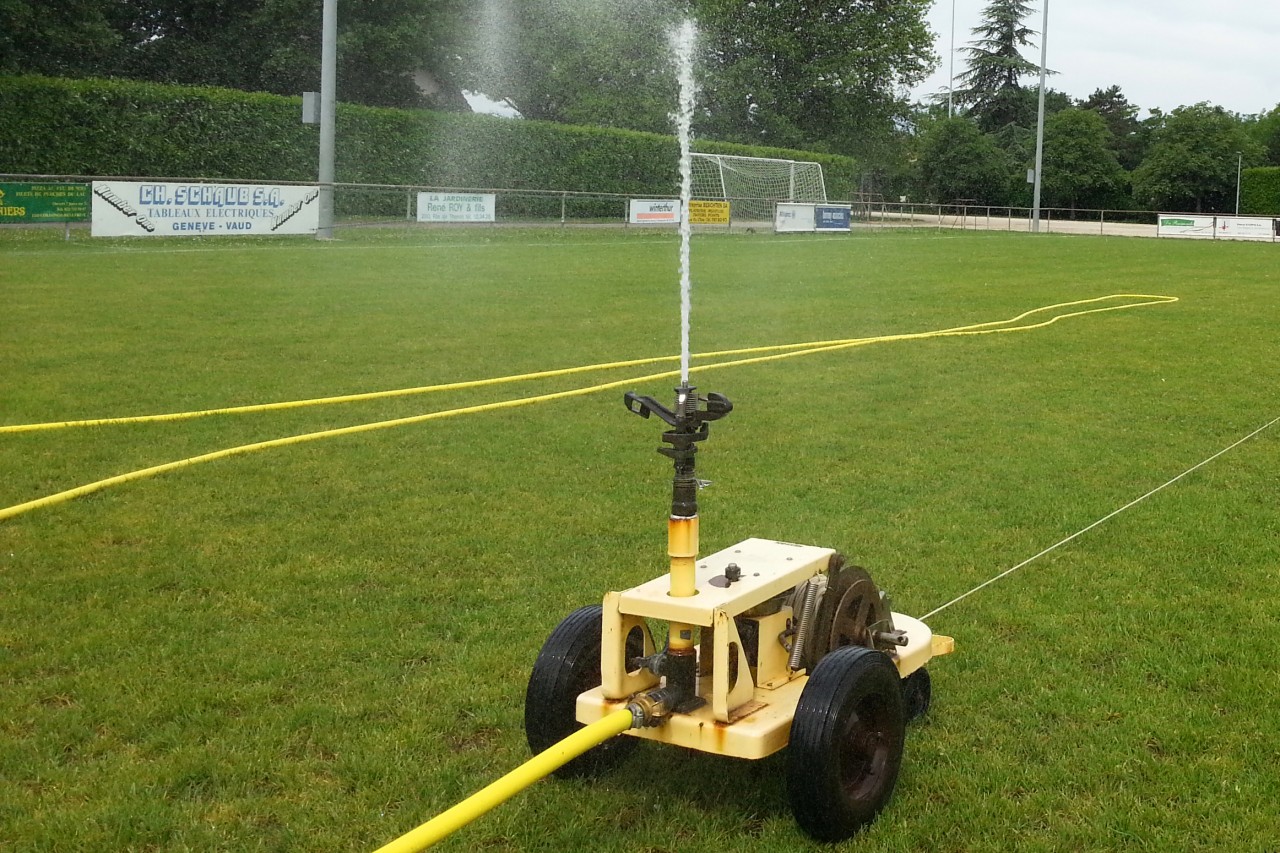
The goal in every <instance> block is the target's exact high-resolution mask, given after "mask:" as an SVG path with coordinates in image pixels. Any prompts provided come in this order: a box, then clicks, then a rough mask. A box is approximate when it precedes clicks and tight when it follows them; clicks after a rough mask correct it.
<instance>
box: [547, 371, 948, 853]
mask: <svg viewBox="0 0 1280 853" xmlns="http://www.w3.org/2000/svg"><path fill="white" fill-rule="evenodd" d="M625 401H626V404H627V408H628V409H629V410H630V411H632V412H634V413H635V414H638V415H640V416H641V417H644V418H648V417H650V416H652V415H656V416H657V417H658V418H659V419H661V420H662V421H663V422H664V423H665V424H666V425H667V426H668V427H669V429H668V430H667V431H666V432H664V433H663V435H662V440H663V442H664V444H665V445H666V446H663V447H660V448H659V449H658V452H659V453H661V454H663V455H664V456H667V457H669V458H671V459H672V460H673V462H674V465H675V476H674V482H673V487H672V499H671V516H670V519H669V521H668V528H667V530H668V538H667V545H668V548H667V550H668V553H669V555H670V558H671V566H670V571H669V573H668V574H666V575H663V576H660V577H658V578H655V579H654V580H651V581H649V582H647V583H644V584H641V585H640V586H637V587H634V588H632V589H629V590H626V591H623V592H610V593H608V594H607V595H605V597H604V604H603V606H591V607H583V608H581V609H579V610H577V611H575V612H574V613H572V614H571V615H570V616H569V617H568V618H566V619H565V620H564V621H563V622H561V623H560V625H559V626H558V627H557V628H556V629H555V631H554V632H552V634H551V636H550V637H549V638H548V639H547V641H546V643H545V645H544V646H543V648H542V651H541V653H540V654H539V655H538V659H537V661H536V662H535V664H534V667H533V671H532V673H531V675H530V678H529V687H528V691H527V693H526V697H525V730H526V735H527V738H528V741H529V746H530V747H531V748H532V749H533V750H534V752H541V751H543V750H546V749H549V748H551V747H553V746H554V745H555V744H556V743H558V742H559V741H561V740H562V739H563V738H565V737H568V736H570V735H573V734H574V733H575V731H578V730H579V729H581V727H582V724H599V723H600V722H601V721H605V720H608V719H610V718H611V717H614V716H615V715H617V714H618V712H620V711H621V712H623V713H624V714H626V715H629V716H630V718H631V721H630V725H629V726H628V727H627V729H626V731H625V734H626V735H629V736H630V737H631V738H644V739H648V740H656V741H661V742H663V743H670V744H676V745H678V746H683V747H688V748H691V749H697V750H701V751H702V752H709V753H712V754H716V755H728V756H733V757H736V758H764V757H765V756H768V755H772V754H773V753H775V752H777V751H779V750H781V749H783V748H784V747H787V746H790V751H789V755H788V759H787V788H788V795H789V798H790V800H791V808H792V811H793V812H794V814H795V817H796V820H797V822H798V823H799V824H800V826H801V828H803V829H804V831H805V832H807V833H808V834H809V835H811V836H813V837H814V838H817V839H821V840H828V841H835V840H839V839H843V838H847V837H849V836H850V835H853V834H854V833H856V832H857V831H858V830H859V829H861V828H862V827H863V826H865V825H866V824H867V823H869V822H870V821H872V820H873V819H874V818H875V816H876V814H877V813H878V812H879V811H880V809H881V808H882V807H883V806H884V804H885V803H886V801H887V800H888V799H889V796H890V795H891V794H892V793H893V788H894V783H895V782H896V780H897V776H898V769H899V766H900V764H901V761H902V749H903V741H904V737H905V725H906V723H907V722H908V721H910V720H912V719H915V718H916V717H919V716H920V715H921V714H923V713H924V712H925V710H926V709H927V708H928V706H929V698H930V685H929V673H928V671H927V670H926V669H925V664H927V663H928V662H929V660H930V659H931V658H932V657H934V656H935V655H942V654H947V653H949V652H951V651H952V650H953V649H954V642H953V640H952V639H951V638H950V637H943V636H935V635H934V634H933V633H932V632H931V631H930V630H929V628H928V627H927V626H926V625H925V624H924V623H923V622H920V621H919V620H916V619H912V618H910V617H908V616H904V615H902V614H901V613H894V612H893V611H892V609H891V606H890V602H889V599H888V597H887V596H886V595H885V594H884V593H883V592H881V591H880V589H878V588H877V587H876V584H875V582H874V581H872V579H871V577H870V575H868V574H867V572H866V571H864V570H863V569H861V568H858V567H856V566H851V565H847V564H846V563H845V561H844V558H843V557H842V556H841V555H840V554H839V553H837V552H836V551H834V550H832V549H830V548H820V547H815V546H811V545H795V544H792V543H790V542H778V541H773V540H769V539H746V540H744V541H742V542H739V543H738V544H736V545H733V546H731V547H729V548H726V549H724V550H723V551H719V552H717V553H715V554H711V555H709V556H706V557H702V558H701V559H699V557H698V504H697V493H698V489H699V487H700V485H701V484H700V483H699V481H698V479H697V477H696V475H695V470H694V467H695V466H694V457H695V454H696V453H697V449H698V448H697V445H698V443H699V442H701V441H703V440H705V439H706V438H707V435H708V432H709V423H710V422H711V421H714V420H719V419H720V418H723V417H725V416H726V415H728V414H729V413H730V412H731V411H732V410H733V406H732V404H730V402H729V401H728V400H727V399H726V398H725V397H723V396H721V395H719V394H708V395H707V397H706V398H699V397H698V396H697V395H696V389H694V388H692V387H690V386H689V385H688V384H687V383H684V384H682V385H681V386H680V387H679V388H677V389H676V401H675V408H674V409H667V408H665V407H664V406H662V405H661V404H659V403H658V402H657V401H656V400H654V399H653V398H651V397H641V396H638V395H636V394H634V393H628V394H627V395H626V397H625ZM656 623H665V624H666V632H665V633H666V639H665V647H664V648H662V649H661V650H660V651H659V650H658V649H657V644H656V641H655V638H654V630H653V628H652V627H651V624H656ZM659 633H660V634H661V632H659ZM623 722H626V720H625V718H623ZM584 734H585V732H584ZM635 745H636V741H635V740H634V739H629V738H614V739H611V740H608V742H605V743H602V744H601V746H599V747H598V748H596V749H594V750H593V751H591V752H589V753H585V754H582V755H580V756H578V757H575V758H573V759H572V760H569V761H568V762H567V763H565V764H563V765H562V766H560V767H559V768H557V769H556V770H554V771H553V772H554V773H555V774H556V775H558V776H583V775H591V774H595V773H599V772H603V771H605V770H608V769H610V768H611V767H612V766H614V765H615V764H617V763H618V762H619V761H620V760H622V759H623V758H625V756H626V755H627V753H628V752H629V751H630V749H631V748H633V747H634V746H635Z"/></svg>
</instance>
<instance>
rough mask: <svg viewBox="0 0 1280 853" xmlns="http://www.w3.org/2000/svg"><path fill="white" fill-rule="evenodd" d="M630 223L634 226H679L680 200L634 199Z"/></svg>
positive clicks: (632, 200)
mask: <svg viewBox="0 0 1280 853" xmlns="http://www.w3.org/2000/svg"><path fill="white" fill-rule="evenodd" d="M629 221H630V222H631V224H632V225H678V224H679V223H680V199H678V198H664V199H651V198H633V199H631V218H630V220H629Z"/></svg>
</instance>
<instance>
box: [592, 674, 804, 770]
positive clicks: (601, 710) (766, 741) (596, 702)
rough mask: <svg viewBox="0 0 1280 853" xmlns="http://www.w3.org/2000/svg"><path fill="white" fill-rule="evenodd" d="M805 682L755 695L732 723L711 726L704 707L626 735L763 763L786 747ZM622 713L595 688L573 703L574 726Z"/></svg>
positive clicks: (715, 722)
mask: <svg viewBox="0 0 1280 853" xmlns="http://www.w3.org/2000/svg"><path fill="white" fill-rule="evenodd" d="M808 680H809V679H808V678H804V677H802V678H797V679H796V680H794V681H791V682H788V683H787V684H784V685H782V686H781V687H779V688H778V689H777V690H757V691H756V694H755V699H754V700H753V701H752V702H751V703H747V705H744V706H743V708H742V709H741V710H742V711H744V712H746V714H745V716H743V717H741V718H736V719H735V720H734V721H733V722H731V723H722V722H719V721H718V720H716V718H715V716H714V715H713V714H712V711H711V705H710V703H708V704H706V705H703V706H702V707H701V708H699V709H698V710H696V711H694V712H692V713H690V714H673V715H671V717H670V718H669V719H668V720H667V721H666V722H665V723H663V724H662V725H661V726H656V727H654V728H647V729H631V730H630V731H628V732H627V734H629V735H632V736H633V737H640V738H644V739H646V740H656V741H659V742H661V743H671V744H675V745H676V746H683V747H687V748H689V749H696V750H699V751H701V752H710V753H712V754H714V755H729V756H732V757H734V758H764V757H766V756H769V755H772V754H773V753H775V752H777V751H778V750H780V749H782V748H783V747H785V746H786V745H787V744H788V743H789V742H790V739H791V720H792V718H793V717H794V716H795V712H796V705H797V704H799V702H800V691H801V690H803V689H804V685H805V684H806V683H807V682H808ZM753 705H754V710H752V707H753ZM625 707H626V701H625V700H620V701H619V700H610V699H605V698H604V696H603V695H601V693H600V689H599V688H596V689H594V690H588V691H587V692H586V693H583V694H582V695H580V696H579V697H578V707H577V713H578V720H579V721H581V722H584V723H594V722H595V721H596V720H600V719H603V718H604V717H606V716H608V715H609V714H610V713H612V712H613V711H617V710H618V709H620V708H625Z"/></svg>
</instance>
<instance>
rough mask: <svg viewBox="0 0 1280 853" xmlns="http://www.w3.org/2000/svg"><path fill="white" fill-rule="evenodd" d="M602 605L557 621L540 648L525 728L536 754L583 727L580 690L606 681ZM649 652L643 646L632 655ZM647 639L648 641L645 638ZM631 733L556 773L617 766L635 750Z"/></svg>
mask: <svg viewBox="0 0 1280 853" xmlns="http://www.w3.org/2000/svg"><path fill="white" fill-rule="evenodd" d="M602 613H603V608H601V607H600V605H598V604H597V605H592V606H588V607H580V608H578V609H577V610H575V611H573V612H572V613H570V614H569V615H568V616H567V617H565V619H564V621H563V622H561V623H560V624H559V625H557V626H556V629H555V630H554V631H552V632H551V636H550V637H548V638H547V641H546V642H545V643H544V644H543V646H542V651H541V652H539V653H538V659H537V660H536V661H535V662H534V664H533V671H532V672H531V673H530V674H529V687H528V689H527V690H526V691H525V696H524V733H525V738H526V739H527V740H528V742H529V749H531V750H532V751H533V752H534V754H535V755H536V754H537V753H539V752H542V751H543V750H545V749H548V748H549V747H552V746H554V745H555V744H557V743H559V742H560V741H562V740H564V739H565V738H567V737H568V736H569V735H571V734H573V733H574V732H576V731H577V730H578V729H580V728H582V723H579V722H578V720H577V716H576V711H575V704H576V702H577V699H578V694H579V693H582V692H583V691H586V690H590V689H591V688H593V687H598V686H600V626H601V618H602ZM632 639H633V638H631V637H628V643H627V646H628V654H629V656H639V655H640V654H643V645H641V646H640V650H639V651H635V652H634V655H632V648H631V647H632V646H633V645H634V643H633V642H631V641H632ZM642 642H643V641H642ZM635 746H636V741H635V739H634V738H630V737H616V738H613V739H612V740H609V741H605V742H604V743H602V744H600V745H599V746H597V747H595V748H594V749H592V750H590V751H589V752H586V753H584V754H582V755H580V756H578V757H577V758H575V759H573V760H572V761H570V762H568V763H567V764H565V765H564V766H562V767H560V768H558V769H556V770H553V771H552V773H553V774H554V775H556V776H559V777H561V778H576V777H583V776H595V775H598V774H601V773H604V772H607V771H609V770H612V769H613V768H614V767H616V766H617V765H618V764H619V763H621V762H622V761H623V760H625V759H626V757H627V756H628V755H630V754H631V751H632V750H633V749H635Z"/></svg>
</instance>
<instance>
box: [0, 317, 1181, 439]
mask: <svg viewBox="0 0 1280 853" xmlns="http://www.w3.org/2000/svg"><path fill="white" fill-rule="evenodd" d="M1111 299H1148V300H1153V301H1151V302H1144V303H1139V304H1136V305H1135V304H1132V303H1130V304H1126V305H1114V306H1111V307H1109V308H1098V309H1094V310H1090V311H1081V312H1075V313H1072V314H1064V315H1061V316H1062V317H1075V316H1079V315H1080V314H1092V313H1097V312H1102V311H1119V310H1123V309H1126V308H1140V307H1143V306H1144V305H1159V304H1163V303H1167V302H1177V301H1178V299H1177V297H1175V296H1150V295H1146V294H1138V293H1114V294H1111V295H1110V296H1099V297H1095V298H1093V299H1078V300H1076V301H1074V302H1059V303H1058V304H1056V305H1046V306H1043V307H1041V308H1032V309H1031V310H1030V311H1024V312H1023V313H1021V314H1019V315H1018V316H1016V317H1010V318H1009V319H1007V320H992V321H990V322H986V323H974V324H972V325H969V326H957V327H955V328H951V329H939V330H937V331H933V332H917V333H914V334H910V335H905V336H902V335H882V336H879V337H873V338H843V339H837V340H829V341H809V342H807V343H798V344H771V345H769V346H761V347H743V348H739V349H728V350H717V351H715V352H702V353H694V355H693V357H694V358H725V357H728V356H734V355H756V354H759V353H767V352H786V351H788V350H804V351H805V352H809V351H812V352H818V351H820V350H826V349H828V348H830V347H843V346H860V345H863V344H868V343H881V342H885V341H895V340H911V339H913V338H919V337H941V336H945V335H949V334H955V333H959V332H971V331H975V330H979V329H985V328H987V327H990V326H1008V325H1009V324H1011V323H1016V322H1018V321H1019V320H1023V319H1025V318H1027V317H1030V316H1031V315H1032V314H1039V313H1041V312H1043V311H1051V310H1053V309H1055V308H1069V307H1073V306H1076V305H1089V304H1092V303H1095V302H1105V301H1107V300H1111ZM1056 319H1058V318H1055V320H1056ZM1049 322H1050V323H1052V322H1054V320H1050V321H1049ZM1041 325H1048V323H1043V324H1036V325H1033V326H1018V327H1015V328H1016V329H1017V330H1023V329H1035V328H1039V327H1040V326H1041ZM1012 330H1013V329H1011V331H1012ZM679 359H680V356H678V355H664V356H652V357H649V358H634V359H630V360H627V361H608V362H602V363H599V364H586V365H581V366H579V367H562V368H557V369H554V370H539V371H535V372H533V373H517V374H514V375H511V376H498V377H492V378H488V379H469V380H465V381H461V382H445V383H441V384H437V385H420V386H417V387H415V388H397V389H393V390H390V391H368V392H365V393H361V394H342V395H338V396H332V397H313V398H310V399H307V400H287V401H283V402H278V403H255V404H253V405H248V406H223V407H220V408H216V409H200V410H197V411H190V412H168V413H165V414H158V415H126V416H122V417H115V418H88V419H83V420H75V421H48V422H45V423H33V424H10V425H8V426H2V425H0V433H15V432H35V431H38V430H50V429H67V428H69V427H90V426H118V425H121V424H140V423H160V422H166V421H181V420H190V419H191V418H203V417H208V416H210V415H233V414H238V415H242V414H250V413H253V412H274V411H281V410H284V409H297V408H303V407H307V406H327V405H335V404H339V403H359V402H367V401H369V400H383V399H387V398H390V397H408V396H412V395H416V394H431V393H434V392H437V391H463V390H468V389H472V388H485V387H490V386H493V385H505V384H508V383H511V382H527V381H530V380H533V379H555V378H557V377H561V376H572V375H574V374H576V373H587V372H590V371H601V370H617V369H618V368H622V367H640V366H643V365H646V364H659V363H661V362H664V361H679ZM731 363H733V364H737V363H738V362H731ZM664 375H665V374H664Z"/></svg>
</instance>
